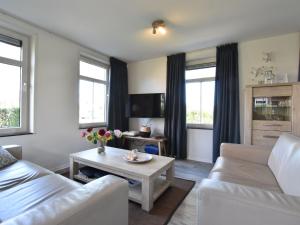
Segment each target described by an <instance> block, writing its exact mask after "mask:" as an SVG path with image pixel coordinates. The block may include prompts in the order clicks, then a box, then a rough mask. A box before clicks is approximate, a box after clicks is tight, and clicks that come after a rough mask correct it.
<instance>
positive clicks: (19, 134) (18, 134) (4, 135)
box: [0, 132, 35, 138]
mask: <svg viewBox="0 0 300 225" xmlns="http://www.w3.org/2000/svg"><path fill="white" fill-rule="evenodd" d="M33 134H35V133H31V132H25V133H16V134H0V138H1V137H13V136H23V135H33Z"/></svg>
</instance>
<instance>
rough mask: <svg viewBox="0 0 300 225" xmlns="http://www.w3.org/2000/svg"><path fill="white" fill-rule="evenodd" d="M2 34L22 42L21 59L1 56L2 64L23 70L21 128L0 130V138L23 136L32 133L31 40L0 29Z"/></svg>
mask: <svg viewBox="0 0 300 225" xmlns="http://www.w3.org/2000/svg"><path fill="white" fill-rule="evenodd" d="M0 34H2V35H4V36H7V37H10V38H13V39H16V40H19V41H21V42H22V46H21V59H20V61H18V60H15V59H9V58H5V57H2V56H0V63H2V64H6V65H11V66H18V67H20V68H21V81H20V95H19V96H20V98H19V100H20V127H15V128H0V137H3V136H4V137H5V136H13V135H23V134H28V133H30V124H31V123H30V94H31V83H30V69H29V68H30V66H29V63H30V38H29V37H28V36H26V35H23V34H19V33H16V32H13V31H10V30H7V29H4V28H2V27H0Z"/></svg>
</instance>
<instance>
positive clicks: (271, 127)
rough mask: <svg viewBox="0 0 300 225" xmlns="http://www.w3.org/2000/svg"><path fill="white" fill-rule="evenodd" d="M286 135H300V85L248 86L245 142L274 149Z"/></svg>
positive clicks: (246, 92) (246, 91)
mask: <svg viewBox="0 0 300 225" xmlns="http://www.w3.org/2000/svg"><path fill="white" fill-rule="evenodd" d="M284 132H286V133H292V134H294V135H296V136H300V83H299V82H297V83H283V84H272V85H271V84H266V85H254V86H247V87H246V90H245V121H244V143H245V144H252V145H263V146H273V145H274V144H275V142H276V141H277V139H278V137H279V136H280V134H281V133H284Z"/></svg>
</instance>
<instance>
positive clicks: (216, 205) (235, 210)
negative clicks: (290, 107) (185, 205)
mask: <svg viewBox="0 0 300 225" xmlns="http://www.w3.org/2000/svg"><path fill="white" fill-rule="evenodd" d="M198 225H300V138H298V137H294V136H292V135H288V134H283V135H281V136H280V138H279V139H278V141H277V143H276V144H275V146H274V147H273V149H267V148H264V147H258V146H247V145H237V144H222V146H221V156H220V157H219V158H218V160H217V162H216V164H215V165H214V168H213V169H212V171H211V173H210V175H209V179H206V180H204V181H203V182H202V183H201V185H200V188H199V190H198Z"/></svg>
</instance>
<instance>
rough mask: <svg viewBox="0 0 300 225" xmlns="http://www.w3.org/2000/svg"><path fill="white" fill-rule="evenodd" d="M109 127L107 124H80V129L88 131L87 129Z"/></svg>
mask: <svg viewBox="0 0 300 225" xmlns="http://www.w3.org/2000/svg"><path fill="white" fill-rule="evenodd" d="M105 127H107V124H106V123H103V124H102V123H101V124H94V123H93V124H79V129H80V130H82V129H87V128H105Z"/></svg>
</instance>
